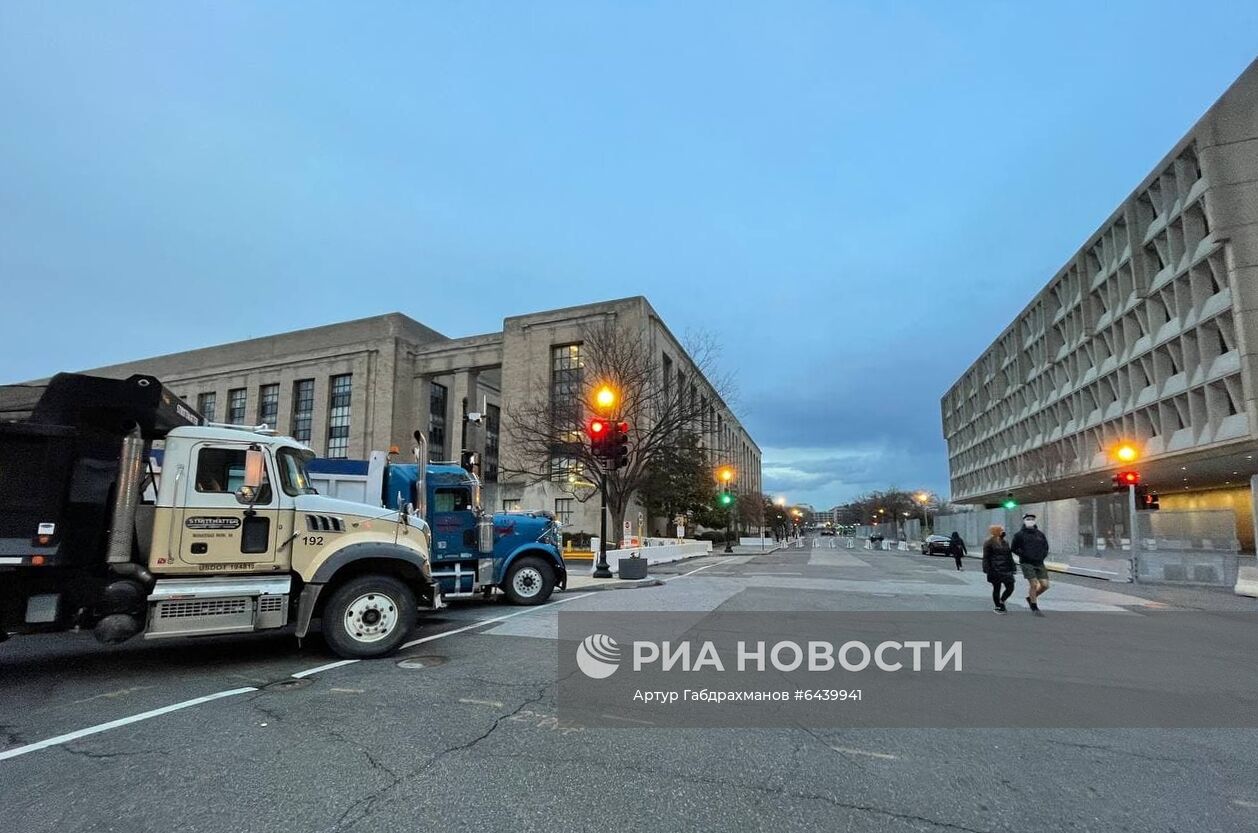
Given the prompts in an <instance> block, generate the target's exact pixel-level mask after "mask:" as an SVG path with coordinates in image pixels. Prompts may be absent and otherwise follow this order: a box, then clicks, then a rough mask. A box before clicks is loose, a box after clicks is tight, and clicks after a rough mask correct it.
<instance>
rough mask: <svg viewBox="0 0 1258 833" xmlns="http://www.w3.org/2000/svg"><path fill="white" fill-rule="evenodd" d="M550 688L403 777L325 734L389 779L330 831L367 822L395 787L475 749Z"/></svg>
mask: <svg viewBox="0 0 1258 833" xmlns="http://www.w3.org/2000/svg"><path fill="white" fill-rule="evenodd" d="M551 685H553V684H552V683H547V684H545V685H542V686H541V687H540V688H538V690H537V694H536V695H535V696H533V697H531V698H529V699H528V700H525V701H523V702H522V703H520V704H519V705H518V706H516V707H515V708H514V709H513V710H511V711H510V712H508V713H507V714H503V715H499V716H498V717H497V718H495V719H494V722H493V723H492V724H490V726H489V728H488V729H486V730H485V731H484V732H481V733H480V734H479V735H477V736H476V737H474V738H472V739H471V740H468V741H465V742H463V743H458V744H455V745H454V746H449V747H446V748H445V749H442V750H441V751H440V752H438V753H436V754H435V755H433V756H432V757H431V758H429V759H428V760H427V761H426V762H425V763H424V764H423V766H421V767H419V768H418V769H415V770H412V771H411V772H408V773H406V774H404V775H399V774H398V773H397V772H395V771H394V770H392V769H390V768H389V767H387V766H385V765H384V764H383V763H381V762H380V761H379V760H377V759H376V758H375V757H374V756H373V755H371V753H369V752H368V751H367V750H366V749H363V748H362V747H360V746H358V745H357V744H355V743H352V742H351V741H350V740H349V739H348V738H345V737H343V736H341V735H339V734H337V733H336V732H329V733H328V734H330V735H332V736H333V737H336V738H338V739H339V740H341V741H343V742H345V743H347V744H349V745H351V746H353V747H354V748H355V749H357V750H358V751H359V752H361V753H362V754H363V755H364V757H366V758H367V761H368V763H369V764H371V766H372V768H373V769H375V770H377V771H382V772H386V773H388V774H389V775H390V776H391V777H392V779H393V780H392V781H390V782H389V783H388V784H385V785H383V786H381V787H380V788H379V789H376V790H373V791H372V792H370V793H368V794H367V795H365V796H363V797H362V798H359V799H358V800H357V801H355V802H354V803H353V804H351V805H350V806H349V807H347V808H346V809H345V812H343V813H341V815H340V817H338V818H337V820H336V823H335V824H334V825H332V830H340V829H341V828H343V827H346V826H348V825H353V824H357V823H358V822H361V821H364V820H365V819H367V818H370V817H371V815H372V814H373V813H375V810H376V805H377V804H378V803H379V802H380V800H381V799H383V798H384V797H385V795H387V794H388V793H389V792H391V791H393V790H395V789H397V788H398V787H399V786H401V785H402V784H403V783H405V782H407V781H412V780H414V779H416V778H419V777H421V776H423V775H424V774H425V773H426V772H428V770H430V769H432V768H433V767H434V766H436V765H437V764H438V763H440V762H441V761H442V760H444V759H445V758H446V757H448V756H450V755H453V754H456V753H458V752H465V751H467V750H468V749H471V748H473V747H475V746H476V745H477V744H479V743H481V742H482V741H484V740H486V739H487V738H488V737H489V736H490V735H492V734H493V733H494V732H496V731H497V730H498V727H499V726H501V725H502V724H503V723H504V722H505V721H508V720H510V719H511V718H513V717H515V716H516V715H518V714H519V713H520V712H522V711H524V709H525V708H526V707H528V706H531V705H533V704H534V703H536V702H538V701H539V700H541V699H542V698H543V697H545V696H546V690H547V689H549V688H550V687H551ZM355 811H358V812H357V815H354V817H353V818H350V816H351V814H353V813H354V812H355Z"/></svg>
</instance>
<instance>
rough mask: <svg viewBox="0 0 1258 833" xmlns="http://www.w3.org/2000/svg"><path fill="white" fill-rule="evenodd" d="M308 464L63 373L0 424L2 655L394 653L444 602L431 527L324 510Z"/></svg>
mask: <svg viewBox="0 0 1258 833" xmlns="http://www.w3.org/2000/svg"><path fill="white" fill-rule="evenodd" d="M158 446H160V456H161V459H162V465H161V470H160V473H158V472H157V471H156V470H155V467H154V466H153V465H152V464H151V461H152V459H153V456H154V452H155V451H157V450H158V449H157V447H158ZM314 456H315V455H314V452H312V451H311V450H310V449H309V448H307V447H306V446H304V445H303V444H301V443H299V442H297V441H296V440H293V439H291V438H288V437H281V436H277V435H276V434H275V433H274V432H273V431H271V430H269V429H268V428H267V427H266V426H254V427H243V426H238V425H224V424H218V423H208V422H207V421H206V420H205V419H204V418H203V417H202V416H201V415H200V414H198V413H197V412H196V411H195V410H193V409H192V408H190V407H189V406H188V405H187V403H185V402H183V401H182V400H180V399H179V398H178V397H176V396H175V395H174V394H173V393H172V392H171V391H170V390H168V389H167V388H166V387H164V386H163V385H162V384H161V382H160V381H159V380H158V379H156V378H154V377H152V376H146V375H134V376H131V377H130V378H128V379H106V378H101V377H95V376H88V375H82V374H73V373H60V374H57V375H56V376H54V377H53V378H52V379H51V380H49V382H48V383H47V385H46V387H45V388H44V389H43V392H42V395H40V397H39V399H38V401H37V402H36V403H35V404H34V406H33V408H32V409H31V410H30V412H29V413H28V414H26V415H25V418H23V419H19V420H16V421H7V422H0V640H2V639H5V638H7V637H8V636H9V635H12V634H28V633H44V632H56V631H68V630H72V629H74V630H77V629H91V630H92V631H93V632H94V633H95V635H96V637H97V638H98V639H100V640H101V641H102V642H106V643H114V642H121V641H124V640H126V639H130V638H132V637H134V636H142V637H143V638H144V639H166V638H174V637H191V636H207V635H218V634H233V633H252V632H257V631H267V630H276V629H280V628H285V627H290V626H291V627H293V629H294V630H295V633H296V634H297V636H298V637H304V636H305V635H306V634H307V633H308V632H310V631H311V630H312V628H313V627H314V623H315V622H318V623H319V625H320V630H321V631H322V633H323V636H324V638H325V640H326V641H327V644H328V646H329V647H330V648H331V649H332V650H333V651H334V652H335V653H336V654H338V655H340V656H343V657H352V658H368V657H377V656H383V655H386V654H388V653H390V652H391V651H393V650H395V649H396V648H397V647H398V646H399V645H400V644H401V643H402V641H403V640H404V639H405V638H406V635H407V633H408V632H409V631H410V630H411V628H412V627H413V625H414V624H415V622H416V619H417V617H418V615H419V611H420V610H421V609H437V608H439V607H441V606H442V604H443V603H442V599H441V591H440V587H439V586H438V584H437V582H436V581H435V580H434V579H433V576H432V565H431V562H430V553H431V548H432V532H431V529H430V528H429V526H428V524H427V523H426V522H425V521H424V519H423V517H422V515H420V514H418V513H417V512H416V511H415V510H414V508H413V507H411V506H402V507H400V508H396V509H386V508H384V507H381V506H373V505H371V504H365V503H355V502H352V501H345V500H338V499H335V498H330V497H327V496H324V495H320V494H318V493H317V492H316V490H315V489H314V488H313V487H312V485H311V480H310V475H309V473H308V471H307V465H308V463H309V462H310V460H311V459H313V458H314Z"/></svg>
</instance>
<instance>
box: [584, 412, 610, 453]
mask: <svg viewBox="0 0 1258 833" xmlns="http://www.w3.org/2000/svg"><path fill="white" fill-rule="evenodd" d="M586 433H588V434H589V435H590V453H591V454H593V455H594V456H595V457H607V456H608V452H609V449H610V443H609V442H608V440H609V438H610V437H611V423H610V422H608V421H607V420H605V419H592V420H590V424H589V425H588V426H586Z"/></svg>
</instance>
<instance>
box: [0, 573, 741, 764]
mask: <svg viewBox="0 0 1258 833" xmlns="http://www.w3.org/2000/svg"><path fill="white" fill-rule="evenodd" d="M717 563H720V562H716V563H713V564H708V565H707V566H704V567H700V568H699V569H697V570H691V571H690V572H688V573H685V574H683V575H680V576H672V577H670V578H668V579H665V581H671V580H672V579H674V578H685V577H686V576H692V575H694V574H695V573H698V572H701V571H703V570H706V569H708V567H715V566H716V564H717ZM592 595H594V594H593V593H592V592H591V593H582V594H580V595H577V596H572V597H570V598H566V599H559V600H557V601H553V602H550V603H549V604H544V605H539V606H537V607H529V608H525V609H524V610H518V611H516V612H515V613H507V614H505V615H503V616H495V617H492V618H490V619H482V620H480V621H478V622H473V623H472V624H470V625H466V626H464V627H461V628H456V629H455V630H452V631H446V632H444V633H438V634H433V635H432V636H425V637H422V638H420V639H413V640H411V641H410V642H405V643H403V644H402V645H401V646H400V648H399V650H401V649H402V648H410V647H413V646H415V645H422V644H423V643H425V642H432V641H434V640H437V639H444V638H445V637H447V636H454V635H455V634H459V633H466V632H467V631H470V630H475V629H477V628H481V627H484V626H485V625H493V624H496V623H498V622H504V621H506V620H507V619H514V618H515V617H517V616H523V615H524V614H526V613H536V612H537V611H538V610H541V609H543V608H547V607H552V606H554V605H561V604H564V603H565V602H575V601H577V600H578V599H584V598H586V597H588V596H592ZM359 661H360V660H356V659H344V660H340V661H339V662H330V663H327V664H326V665H320V666H316V667H314V668H307V669H306V670H304V671H298V672H297V673H295V674H293V675H292V676H293V677H296V678H298V679H300V678H302V677H308V676H310V675H312V674H318V673H319V672H321V671H328V670H331V669H333V668H340V667H341V666H343V665H352V664H354V663H356V662H359ZM257 690H258V689H257V687H256V686H246V687H244V688H233V689H229V690H227V691H219V692H216V693H214V694H207V695H205V696H204V697H196V698H193V699H192V700H184V701H183V702H182V703H172V704H171V705H169V706H162V707H161V708H158V709H152V710H150V711H146V712H141V713H140V714H133V715H131V716H130V717H123V718H119V719H118V720H111V721H109V722H108V723H101V724H99V725H97V726H89V727H87V728H86V729H79V730H77V731H74V732H69V733H67V734H64V735H57V736H56V737H51V738H47V739H45V740H41V741H37V742H35V743H28V744H26V745H25V746H18V747H14V748H13V749H6V750H4V751H3V752H0V761H6V760H8V759H9V758H16V757H18V756H19V755H25V754H27V753H30V752H38V751H39V750H41V749H47V748H48V747H50V746H59V745H61V744H63V743H69V742H70V741H74V740H78V739H79V738H84V737H88V736H90V735H95V734H99V733H101V732H108V731H109V730H111V729H117V728H119V727H122V726H127V725H129V724H132V723H139V722H140V721H142V720H149V719H151V718H154V717H161V716H162V715H164V714H170V713H171V712H176V711H180V710H182V709H187V708H191V707H193V706H199V705H201V704H202V703H209V702H211V701H213V700H221V699H223V698H224V697H234V696H236V695H237V694H247V693H248V692H250V691H257Z"/></svg>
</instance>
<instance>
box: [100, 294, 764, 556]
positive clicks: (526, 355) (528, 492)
mask: <svg viewBox="0 0 1258 833" xmlns="http://www.w3.org/2000/svg"><path fill="white" fill-rule="evenodd" d="M605 321H611V322H613V323H614V325H615V326H617V327H626V328H633V329H635V330H636V331H637V332H640V333H641V334H642V335H643V341H644V343H646V344H647V345H649V349H651V350H653V351H655V353H656V356H657V359H658V364H659V367H660V369H661V372H663V373H668V374H670V376H671V377H672V378H675V379H677V380H678V384H682V383H684V384H687V385H690V386H692V388H693V393H694V395H697V396H699V397H701V398H702V399H703V400H704V401H706V402H708V403H709V409H710V413H711V418H710V419H708V420H705V421H704V425H703V426H702V429H701V430H702V431H703V439H704V445H705V447H706V448H709V449H711V450H712V453H713V456H714V457H716V458H717V459H719V460H720V461H721V462H725V463H731V464H733V465H735V466H736V467H737V468H738V470H739V471H740V472H742V473H743V475H742V476H741V478H740V480H741V482H740V484H739V486H740V490H742V491H750V492H759V491H760V489H761V481H760V449H759V447H758V446H757V445H756V443H755V442H754V441H753V440H752V438H751V436H750V435H749V434H748V433H747V431H746V429H745V428H744V427H743V426H742V424H741V423H740V422H739V420H738V418H737V417H736V416H735V415H734V414H733V412H732V411H731V410H730V408H729V407H728V405H727V404H726V403H725V402H724V401H722V400H721V398H720V397H719V396H717V395H716V393H715V392H714V391H713V390H712V387H711V385H710V384H709V383H708V380H707V379H705V378H703V376H702V374H701V373H699V372H698V371H697V370H696V368H695V366H694V362H693V360H692V359H691V357H690V356H689V355H688V354H687V353H686V351H685V350H684V349H683V348H682V346H681V344H680V343H679V342H678V341H677V339H676V338H674V337H673V335H672V333H671V332H670V331H669V329H668V327H667V326H666V325H665V324H664V322H663V320H661V318H660V316H659V314H658V313H657V312H656V311H655V310H654V309H653V308H652V307H651V305H650V304H649V303H648V302H647V300H646V299H645V298H642V297H634V298H624V299H620V300H615V301H608V302H604V303H597V304H588V305H584V306H577V307H568V308H565V309H556V310H548V311H545V312H536V313H530V314H527V315H518V316H512V317H509V318H507V319H505V320H504V321H503V327H502V331H501V332H496V333H487V334H485V335H476V336H469V337H466V338H447V337H446V336H444V335H442V334H441V333H439V332H437V331H436V330H433V329H430V328H429V327H426V326H424V325H423V324H420V323H419V322H417V321H415V320H413V319H411V318H409V317H407V316H405V315H403V314H401V313H389V314H387V315H380V316H375V317H372V318H363V319H359V320H357V321H347V322H344V323H341V324H330V325H327V326H323V327H314V328H311V329H307V330H298V331H295V332H291V333H282V334H279V335H274V336H266V337H263V338H255V339H249V340H247V341H238V342H233V343H230V344H222V345H217V346H214V347H205V348H201V349H198V350H189V351H186V352H183V353H174V354H171V355H166V356H157V357H154V358H149V359H139V360H136V361H133V362H127V363H125V364H117V365H110V366H108V367H98V368H94V369H91V370H88V371H86V372H89V373H94V374H97V375H102V376H111V377H120V378H121V377H126V376H128V375H130V374H132V373H149V374H152V375H154V376H156V377H158V378H159V379H161V380H162V381H163V382H164V383H165V384H166V385H167V386H168V387H170V388H171V389H172V390H174V391H175V392H176V393H177V394H179V395H180V396H181V397H182V398H183V399H184V400H185V401H187V402H188V403H189V404H191V405H192V406H194V407H196V408H197V409H198V410H199V411H200V412H201V413H202V414H204V415H205V416H206V417H207V418H208V419H210V420H212V421H218V422H229V423H236V424H249V425H253V424H259V423H266V424H268V425H270V426H273V427H275V428H276V429H277V430H278V431H280V432H281V433H284V434H289V435H291V436H293V437H295V438H296V439H298V440H300V441H302V442H304V443H307V444H308V445H310V447H311V448H313V449H314V450H315V452H316V453H317V454H319V455H320V456H321V457H332V458H347V459H364V458H366V457H367V455H368V454H369V453H370V452H371V451H372V450H374V449H387V448H388V447H389V446H391V445H396V446H398V447H399V448H401V449H404V450H405V449H409V448H410V447H411V446H412V445H413V440H412V432H414V431H415V430H416V429H419V430H422V431H424V432H425V433H426V434H427V436H428V438H429V442H430V445H431V458H432V459H434V460H457V459H459V455H460V452H461V451H463V450H470V451H475V452H478V453H479V454H480V455H481V462H482V465H481V471H482V479H483V481H484V482H485V494H484V500H485V506H486V507H487V508H491V509H495V510H497V509H504V508H506V509H512V508H522V509H546V510H549V511H551V512H554V513H556V515H558V516H559V518H560V519H561V520H562V521H564V523H565V525H566V526H567V528H568V529H569V530H572V531H585V532H596V531H597V528H598V505H597V504H598V501H597V498H594V499H592V500H587V501H586V502H584V503H583V502H582V501H581V500H579V499H578V497H577V496H576V495H574V494H573V493H572V492H571V491H570V487H569V486H568V485H567V481H568V477H567V472H566V470H562V469H556V471H555V477H554V478H553V480H552V479H544V480H541V481H540V482H530V481H526V480H520V479H512V478H509V477H507V476H506V475H505V474H504V473H503V472H502V471H501V463H502V461H504V460H507V459H509V458H510V457H511V455H512V453H513V450H512V448H511V443H510V439H509V435H508V432H505V431H504V430H503V428H502V426H503V422H504V420H509V419H510V418H511V409H510V403H511V402H513V401H514V402H523V401H526V398H528V397H531V396H534V395H536V391H535V387H536V386H538V385H547V386H552V387H553V386H554V385H555V381H556V379H557V378H559V379H567V380H569V381H570V380H572V379H573V378H574V377H577V376H579V374H580V373H581V370H582V365H583V361H582V333H583V332H585V330H586V328H587V327H588V325H591V324H598V323H601V322H605ZM469 412H473V413H483V414H484V418H483V420H482V421H480V422H479V423H477V422H471V421H468V420H466V419H465V415H466V414H467V413H469ZM513 468H517V469H518V468H521V467H520V466H515V467H513ZM583 496H584V495H583ZM640 515H641V510H640V507H637V506H631V508H630V510H629V512H628V513H627V514H626V518H627V519H629V520H631V521H632V522H633V523H634V524H635V525H636V524H637V522H638V518H639V516H640ZM642 522H643V524H644V526H646V527H647V528H648V529H653V530H654V531H658V530H659V529H660V528H661V526H662V519H658V520H657V522H656V524H654V526H652V525H651V524H649V519H646V518H643V519H642ZM635 531H636V530H635Z"/></svg>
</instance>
